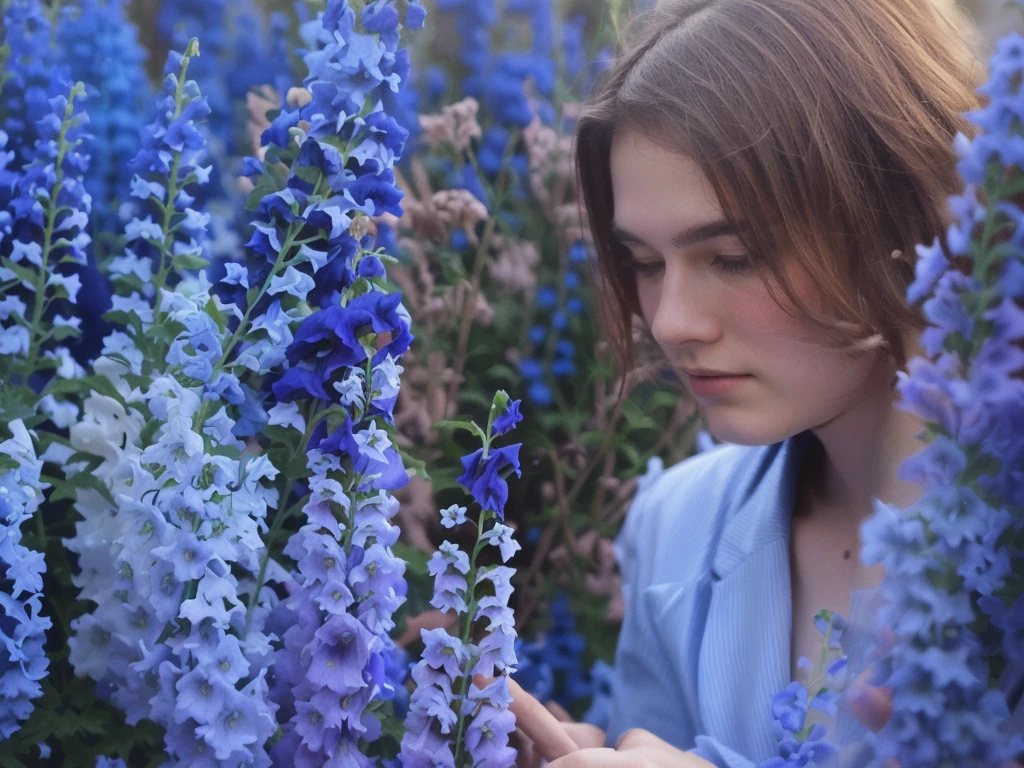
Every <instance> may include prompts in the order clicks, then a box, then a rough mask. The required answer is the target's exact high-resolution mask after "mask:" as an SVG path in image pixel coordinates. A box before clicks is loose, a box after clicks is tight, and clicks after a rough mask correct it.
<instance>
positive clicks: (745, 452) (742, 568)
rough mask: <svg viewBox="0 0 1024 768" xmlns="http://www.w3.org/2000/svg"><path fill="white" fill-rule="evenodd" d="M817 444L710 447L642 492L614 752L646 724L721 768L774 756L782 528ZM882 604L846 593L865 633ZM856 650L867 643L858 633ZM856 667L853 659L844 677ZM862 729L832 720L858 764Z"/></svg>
mask: <svg viewBox="0 0 1024 768" xmlns="http://www.w3.org/2000/svg"><path fill="white" fill-rule="evenodd" d="M814 444H817V445H820V444H819V443H818V441H817V438H816V437H815V436H814V435H813V433H811V432H810V431H805V432H801V433H800V434H798V435H795V436H793V437H790V438H788V439H786V440H784V441H782V442H780V443H776V444H774V445H768V446H740V445H730V444H725V445H721V446H717V447H715V448H713V449H711V450H710V451H708V452H706V453H700V454H697V455H695V456H692V457H690V458H688V459H686V460H685V461H683V462H681V463H679V464H677V465H675V466H674V467H672V468H670V469H668V470H666V471H665V472H663V473H662V474H661V475H659V476H658V477H657V478H656V479H655V480H654V481H653V482H652V483H651V485H650V486H649V487H647V488H644V489H643V490H641V492H640V493H638V495H637V498H636V500H635V501H634V503H633V505H632V507H631V508H630V511H629V514H628V515H627V517H626V521H625V524H624V526H623V529H622V531H621V533H620V534H619V536H618V538H617V539H616V542H615V546H616V555H617V558H618V560H619V565H620V568H621V571H622V589H623V595H624V598H625V603H626V612H625V617H624V619H623V625H622V631H621V634H620V636H619V643H618V647H617V651H616V657H615V672H614V676H613V681H612V701H611V705H610V714H609V722H608V727H607V741H606V744H607V745H608V746H614V745H615V742H616V741H617V739H618V738H619V736H620V735H621V734H622V733H624V732H625V731H627V730H629V729H630V728H643V729H645V730H647V731H650V732H652V733H653V734H654V735H656V736H658V737H660V738H661V739H664V740H665V741H667V742H669V743H670V744H672V745H674V746H676V747H678V748H680V749H683V750H692V751H693V752H694V753H695V754H697V755H699V756H701V757H703V758H704V759H706V760H709V761H710V762H712V763H714V764H715V765H717V766H721V767H722V768H752V767H753V766H756V765H757V764H759V763H760V762H762V761H764V760H767V759H769V758H771V757H772V756H774V755H775V754H777V743H776V739H775V737H774V736H773V733H772V715H771V697H772V696H773V695H774V694H776V693H778V692H779V691H781V690H783V689H784V688H785V687H786V686H787V685H788V684H789V683H790V670H791V660H790V655H791V654H790V647H791V633H792V625H793V622H792V613H793V606H792V586H791V581H790V559H789V557H790V555H789V535H790V519H791V517H792V514H793V505H794V501H795V498H796V491H797V481H798V477H799V468H800V464H801V457H802V456H803V455H804V453H805V452H806V451H807V449H808V447H809V446H811V445H814ZM875 504H876V506H877V505H879V504H881V502H879V501H877V500H875ZM877 599H878V595H877V593H875V592H873V591H871V590H857V591H855V592H854V593H853V595H851V611H852V612H853V613H854V614H855V615H857V616H858V618H859V619H860V620H861V621H860V625H861V627H867V626H869V625H870V626H873V625H874V622H873V616H874V610H875V609H876V608H877V605H878V603H877V602H874V601H876V600H877ZM866 616H867V617H870V618H868V619H867V621H864V620H863V619H864V618H865V617H866ZM848 629H849V630H853V629H854V628H853V626H852V625H851V627H849V628H848ZM859 631H861V632H864V631H866V630H859ZM848 634H849V632H844V640H843V644H844V650H845V646H846V645H847V640H848V639H850V640H853V638H848ZM850 645H851V646H855V647H858V648H860V649H862V650H866V649H867V647H868V645H869V644H868V643H867V642H866V640H865V636H864V634H861V635H860V636H859V638H857V639H856V640H855V641H853V642H851V643H850ZM855 653H856V652H855ZM856 655H857V656H859V655H860V654H859V653H856ZM862 663H863V664H866V661H865V660H863V659H860V658H854V654H853V653H851V658H850V664H851V668H852V669H858V668H863V667H862V666H860V665H861V664H862ZM1009 672H1010V671H1009V670H1008V673H1009ZM1013 674H1016V675H1017V676H1018V677H1019V676H1021V675H1024V669H1018V670H1016V672H1014V673H1013ZM1002 682H1003V685H1002V686H1001V687H1003V689H1004V691H1008V690H1013V689H1014V686H1019V685H1020V683H1019V682H1017V683H1015V682H1014V680H1013V679H1011V676H1010V675H1008V676H1007V679H1006V680H1004V681H1002ZM1011 721H1012V722H1011V726H1012V728H1011V729H1012V730H1014V731H1019V730H1021V729H1022V727H1024V701H1021V702H1019V703H1018V705H1017V707H1016V712H1015V713H1014V717H1013V718H1011ZM865 733H866V730H865V729H864V727H863V726H862V725H861V724H860V723H859V722H857V721H856V720H855V719H854V718H853V716H852V715H851V714H850V713H849V712H848V710H845V709H841V710H840V719H839V722H838V723H837V734H836V736H835V738H836V739H837V742H838V743H839V744H852V745H853V749H854V752H853V754H854V755H857V754H858V752H857V751H856V750H857V744H859V743H860V741H859V740H860V738H861V737H862V736H863V735H864V734H865ZM847 764H849V765H862V764H864V763H863V762H862V761H860V762H859V761H858V760H857V759H854V760H852V761H851V762H849V763H847Z"/></svg>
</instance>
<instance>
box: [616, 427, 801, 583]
mask: <svg viewBox="0 0 1024 768" xmlns="http://www.w3.org/2000/svg"><path fill="white" fill-rule="evenodd" d="M783 445H784V443H776V444H773V445H758V446H746V445H734V444H721V445H718V446H715V447H714V448H712V449H711V450H709V451H706V452H704V453H699V454H695V455H693V456H690V457H689V458H686V459H684V460H683V461H681V462H679V463H678V464H675V465H673V466H672V467H669V468H668V469H665V470H663V471H661V472H660V473H657V474H656V476H654V477H651V476H650V475H651V474H654V473H649V475H648V476H647V477H646V478H644V479H642V481H641V489H640V491H639V492H638V493H637V496H636V498H635V499H634V501H633V504H632V506H631V508H630V510H629V513H628V515H627V516H626V521H625V523H624V525H623V529H622V531H621V532H620V534H619V537H618V539H617V541H616V544H617V549H618V550H619V553H620V555H621V558H622V559H621V561H620V564H621V565H622V567H623V573H624V578H626V579H627V580H630V581H631V580H632V578H634V577H635V578H639V579H640V581H641V583H646V584H652V583H658V582H659V581H677V580H682V579H685V578H687V577H688V576H689V577H696V576H697V575H699V573H700V572H701V570H703V569H706V568H707V567H708V566H709V564H710V561H711V558H712V557H713V556H714V551H715V547H716V545H717V543H718V539H719V536H720V533H721V531H722V529H723V527H724V526H725V524H726V522H727V521H728V520H729V519H731V518H732V517H734V516H735V515H736V514H737V513H738V512H739V511H740V510H741V509H742V507H743V506H744V504H745V503H746V502H747V501H749V500H750V499H751V498H752V497H753V496H754V495H755V493H771V489H770V488H768V489H766V488H765V487H764V486H765V483H764V480H765V477H766V475H767V474H768V470H769V469H770V468H771V467H772V466H773V465H777V464H778V457H779V454H780V451H781V448H782V446H783Z"/></svg>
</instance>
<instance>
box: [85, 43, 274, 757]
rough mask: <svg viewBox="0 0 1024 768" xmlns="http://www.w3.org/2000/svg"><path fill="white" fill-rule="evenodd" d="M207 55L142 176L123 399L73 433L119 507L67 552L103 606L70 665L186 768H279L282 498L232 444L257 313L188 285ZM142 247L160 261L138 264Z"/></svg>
mask: <svg viewBox="0 0 1024 768" xmlns="http://www.w3.org/2000/svg"><path fill="white" fill-rule="evenodd" d="M195 53H196V43H195V41H194V40H193V41H192V42H191V43H190V44H189V46H188V47H187V48H186V51H185V53H184V54H178V53H175V52H172V53H171V54H170V56H169V61H168V67H167V76H166V79H165V90H164V92H163V93H162V94H161V95H160V96H159V97H158V105H157V117H156V119H155V120H154V122H153V123H152V124H151V125H150V126H149V128H148V130H147V133H146V134H145V135H144V137H143V142H142V146H141V148H140V150H139V153H138V155H137V156H136V158H135V160H134V161H133V163H132V167H133V168H134V169H135V170H136V171H137V174H136V176H135V177H134V179H133V182H132V189H133V193H134V194H135V195H136V196H137V197H138V198H140V199H141V200H142V201H143V204H144V205H146V206H148V211H149V212H148V213H147V214H146V216H145V217H144V218H143V217H141V216H136V217H134V218H133V219H132V220H131V221H129V222H128V224H127V225H126V239H127V240H128V241H129V243H130V245H131V247H130V248H129V249H127V250H126V251H125V254H124V255H123V256H121V257H118V258H117V259H115V260H114V264H113V265H112V267H111V273H112V274H113V276H114V277H115V280H114V283H115V287H116V288H117V290H118V295H117V296H115V297H114V310H113V311H112V313H111V319H112V320H114V321H115V322H118V323H121V324H122V325H123V327H124V328H125V331H116V332H115V333H113V334H111V335H110V336H108V338H107V339H106V340H105V345H104V350H103V355H102V356H101V357H100V358H99V359H98V360H97V361H96V363H95V365H94V370H95V371H96V372H97V374H98V375H100V376H103V377H105V378H106V379H107V380H108V381H109V384H110V386H106V387H104V388H103V390H102V391H103V393H104V394H100V393H99V392H95V393H92V394H91V395H89V396H88V397H87V398H86V400H85V402H84V407H83V417H82V419H80V420H79V421H78V422H77V423H76V424H74V425H72V426H71V428H70V443H71V447H72V449H74V450H77V451H80V452H86V453H92V454H94V455H96V456H98V457H99V458H100V459H101V461H100V463H99V464H98V466H96V467H95V468H94V470H93V472H92V473H91V474H93V475H94V476H95V477H96V478H97V479H98V480H99V481H100V482H101V484H102V488H103V489H104V490H105V491H106V492H105V493H101V492H100V491H99V489H97V488H95V487H89V488H82V489H81V490H80V492H79V493H78V497H77V499H76V509H77V510H78V512H79V514H80V515H81V517H82V521H81V522H80V523H78V524H77V526H76V536H75V537H74V538H72V539H69V540H67V541H66V545H67V547H68V549H70V550H71V551H73V552H76V553H77V554H78V564H79V568H80V572H79V573H78V574H77V575H76V576H75V577H74V579H73V581H74V583H75V585H76V586H78V587H79V588H80V589H81V590H82V594H81V596H82V598H83V599H85V600H89V601H91V602H93V603H95V604H96V608H95V609H94V610H92V611H90V612H87V613H85V614H84V615H83V616H81V617H79V618H77V619H75V620H74V621H73V622H72V624H71V627H72V630H73V631H74V636H73V637H72V638H71V639H70V641H69V645H70V648H71V654H70V659H71V663H72V664H73V665H74V667H75V670H76V672H77V673H78V674H79V675H83V676H86V675H87V676H89V677H91V678H92V679H93V680H95V681H96V683H97V693H98V694H99V695H100V696H101V697H103V698H107V699H109V700H111V701H112V702H113V703H114V704H116V705H117V706H119V707H120V708H121V709H122V710H123V711H124V712H125V715H126V720H127V722H128V723H129V724H134V723H136V722H138V721H139V720H140V719H142V718H148V719H150V720H153V721H154V722H156V723H158V724H159V725H161V726H162V727H163V728H164V729H165V748H166V751H167V753H168V756H169V758H170V764H172V765H195V764H197V763H198V762H199V761H200V760H210V759H215V760H216V761H217V762H219V763H224V764H228V765H240V764H243V763H247V764H250V765H264V766H265V765H268V764H269V757H268V755H267V751H266V744H267V742H268V740H269V739H270V737H271V736H272V735H273V733H274V731H275V730H276V721H275V717H274V715H275V711H276V705H275V704H274V703H273V702H272V701H271V700H270V697H269V686H268V683H267V680H266V675H267V671H268V668H269V665H270V661H271V653H270V642H271V640H272V639H273V638H272V637H270V636H268V635H266V634H265V633H264V632H263V627H264V625H265V620H266V618H267V615H268V614H269V611H270V609H271V608H272V607H273V605H274V603H275V602H276V599H275V597H274V595H273V593H272V592H270V591H269V590H267V589H262V584H259V585H257V584H256V582H257V574H263V573H264V572H265V571H266V569H267V567H268V563H267V562H266V550H265V547H264V544H263V541H262V537H261V533H263V532H265V531H266V525H265V523H264V519H265V517H266V515H267V511H268V509H272V508H275V507H277V506H278V501H279V497H280V490H279V489H278V488H277V487H275V485H274V481H275V479H276V477H277V474H278V470H277V468H276V467H275V466H274V465H273V464H272V463H271V461H270V460H269V458H268V457H267V456H266V455H262V456H251V455H248V454H246V453H244V452H243V448H244V444H242V443H241V442H239V441H238V440H237V439H236V438H235V436H234V435H233V430H234V426H235V416H236V415H237V414H239V413H242V412H244V398H243V396H242V393H241V392H240V391H239V384H238V381H237V378H235V377H234V375H233V374H232V373H230V372H228V371H225V370H224V363H225V360H227V359H228V357H229V353H230V351H231V346H232V342H233V337H232V338H228V335H229V334H228V327H227V317H228V316H234V317H235V318H241V316H242V313H241V311H240V310H239V308H238V307H237V306H233V305H231V306H228V305H225V304H222V303H219V302H218V301H217V300H216V299H215V298H214V297H212V296H211V294H210V288H211V286H210V284H209V282H208V281H206V279H205V277H204V276H203V275H202V274H200V275H198V276H193V275H192V274H190V273H191V272H194V270H195V268H197V267H200V266H202V265H203V261H202V258H201V256H200V254H201V246H200V245H199V243H201V242H202V241H203V240H204V238H205V237H206V234H205V229H206V221H207V219H206V216H205V214H204V213H203V212H202V211H200V210H196V209H195V208H193V207H192V201H193V199H194V196H193V195H192V190H193V188H194V185H195V184H197V183H199V182H202V181H203V179H204V178H205V176H206V174H205V170H204V169H203V168H202V167H201V166H200V165H198V163H197V161H198V159H199V158H200V157H201V156H202V153H203V151H204V149H205V141H204V139H203V137H202V134H200V133H199V130H198V127H197V124H198V122H199V121H200V120H201V119H202V118H203V117H204V116H205V115H206V113H207V108H206V105H205V101H204V100H203V98H202V96H201V95H200V93H199V91H198V87H197V85H196V83H195V82H194V81H192V80H189V79H187V77H186V75H187V70H188V65H189V62H190V59H191V57H192V56H193V55H195ZM143 245H145V247H146V248H148V249H149V253H148V254H147V256H151V257H152V261H148V260H145V259H142V258H140V257H139V256H138V254H136V253H135V252H134V250H133V248H134V249H136V250H141V249H142V248H143ZM154 273H155V277H154ZM151 284H154V285H155V289H156V290H155V291H154V290H153V285H151ZM171 284H174V286H175V290H174V291H173V292H172V291H169V290H167V286H168V285H171ZM243 331H244V329H243ZM128 379H130V380H131V381H132V382H133V383H132V384H131V385H129V383H128ZM69 469H70V468H69ZM72 482H73V479H72Z"/></svg>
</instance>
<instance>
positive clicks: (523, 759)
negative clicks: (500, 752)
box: [512, 728, 540, 768]
mask: <svg viewBox="0 0 1024 768" xmlns="http://www.w3.org/2000/svg"><path fill="white" fill-rule="evenodd" d="M512 746H513V747H515V749H516V752H517V753H518V754H517V755H516V768H540V759H539V758H538V757H537V754H536V751H535V750H534V748H533V742H532V741H530V738H529V737H528V736H527V735H526V734H525V733H523V730H522V728H516V731H515V733H514V734H513V737H512Z"/></svg>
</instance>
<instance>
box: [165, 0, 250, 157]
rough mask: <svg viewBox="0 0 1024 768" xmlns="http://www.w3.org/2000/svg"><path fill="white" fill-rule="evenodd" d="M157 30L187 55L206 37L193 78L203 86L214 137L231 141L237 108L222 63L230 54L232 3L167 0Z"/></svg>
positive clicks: (210, 0)
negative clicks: (193, 42) (191, 43)
mask: <svg viewBox="0 0 1024 768" xmlns="http://www.w3.org/2000/svg"><path fill="white" fill-rule="evenodd" d="M156 26H157V30H158V31H159V32H160V34H161V36H162V37H163V39H164V40H165V41H167V43H168V44H169V45H170V47H171V48H172V50H177V51H183V50H185V46H186V45H187V44H188V41H189V40H190V39H192V38H193V37H197V36H199V35H202V43H203V56H201V57H199V58H198V59H197V60H196V62H195V65H194V67H193V70H192V76H193V77H194V78H195V79H196V80H197V81H198V82H201V83H202V84H203V93H205V94H206V98H207V100H208V103H209V105H210V110H211V117H210V133H211V134H212V135H214V136H218V137H223V138H224V139H225V140H227V139H230V137H231V136H232V134H233V132H234V131H233V124H232V123H233V121H232V111H233V106H232V103H231V99H230V96H229V94H228V91H227V88H226V85H225V82H224V77H223V73H222V72H221V64H222V60H223V58H224V57H225V55H226V52H227V51H228V50H229V46H230V39H229V35H228V3H227V2H226V0H167V2H164V3H163V4H162V5H161V7H160V13H159V14H158V15H157V18H156Z"/></svg>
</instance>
